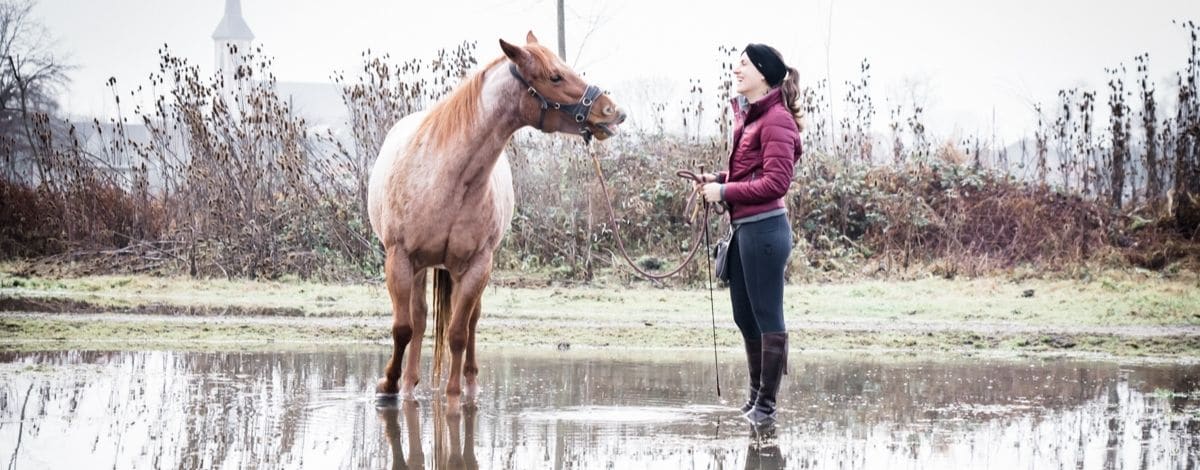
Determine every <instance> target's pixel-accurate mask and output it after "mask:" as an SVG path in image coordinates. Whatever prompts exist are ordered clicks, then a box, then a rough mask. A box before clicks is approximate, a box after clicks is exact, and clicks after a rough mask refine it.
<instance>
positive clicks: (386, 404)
mask: <svg viewBox="0 0 1200 470" xmlns="http://www.w3.org/2000/svg"><path fill="white" fill-rule="evenodd" d="M399 405H400V400H399V399H398V397H397V396H396V395H388V394H386V393H376V394H375V408H377V409H381V410H389V409H392V410H394V409H398V407H399Z"/></svg>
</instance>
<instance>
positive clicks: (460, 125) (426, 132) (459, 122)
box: [411, 56, 505, 148]
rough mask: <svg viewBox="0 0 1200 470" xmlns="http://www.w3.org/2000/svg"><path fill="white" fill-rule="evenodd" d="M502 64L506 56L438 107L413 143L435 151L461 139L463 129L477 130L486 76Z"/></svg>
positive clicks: (489, 66) (490, 64)
mask: <svg viewBox="0 0 1200 470" xmlns="http://www.w3.org/2000/svg"><path fill="white" fill-rule="evenodd" d="M502 60H505V57H504V56H500V57H498V58H496V59H495V60H492V61H491V62H489V63H488V64H487V65H486V66H484V67H483V68H482V69H481V70H479V71H477V72H475V73H473V74H471V76H469V77H467V78H466V79H465V80H463V82H462V83H460V84H459V85H458V87H457V88H455V89H454V91H452V92H450V94H449V95H448V96H446V98H444V99H442V100H441V101H440V102H438V103H437V104H436V105H434V106H433V109H431V110H430V111H429V115H427V116H425V119H424V120H422V121H421V125H420V126H419V127H417V132H416V134H415V135H414V138H413V139H412V141H411V142H412V143H414V144H415V143H417V142H425V143H426V144H427V145H429V146H430V147H432V148H442V147H445V145H446V143H447V142H448V141H449V140H450V139H451V138H453V137H454V136H455V135H460V134H461V132H462V130H463V129H467V128H469V127H471V126H474V125H475V121H476V120H477V119H479V113H480V110H479V106H480V104H481V103H480V98H481V97H482V95H483V79H484V76H486V75H487V71H488V70H491V69H492V67H495V66H496V64H497V63H499V62H500V61H502Z"/></svg>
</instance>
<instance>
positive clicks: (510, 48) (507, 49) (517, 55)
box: [500, 39, 529, 64]
mask: <svg viewBox="0 0 1200 470" xmlns="http://www.w3.org/2000/svg"><path fill="white" fill-rule="evenodd" d="M500 48H501V49H504V55H506V56H508V58H509V60H512V61H513V62H515V63H517V64H523V63H525V61H526V60H527V59H528V58H529V53H528V52H525V48H523V47H521V46H514V45H512V44H509V43H508V41H505V40H503V39H501V40H500Z"/></svg>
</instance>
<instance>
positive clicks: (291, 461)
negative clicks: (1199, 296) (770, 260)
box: [0, 347, 1200, 470]
mask: <svg viewBox="0 0 1200 470" xmlns="http://www.w3.org/2000/svg"><path fill="white" fill-rule="evenodd" d="M385 354H386V351H385V349H384V348H382V347H380V348H379V349H378V351H376V350H374V349H367V350H363V349H359V350H349V351H347V350H331V351H328V352H303V353H299V352H296V353H266V354H264V353H176V352H111V353H105V352H45V353H19V354H18V353H8V354H4V355H0V459H3V461H2V462H0V464H3V465H4V466H5V468H8V469H40V468H120V469H130V468H322V469H324V468H620V469H623V468H701V469H710V468H711V469H717V468H781V467H787V468H818V469H820V468H891V469H897V468H922V469H925V468H947V469H961V468H1000V469H1005V470H1009V469H1024V468H1195V467H1197V466H1200V366H1190V365H1175V364H1164V365H1128V366H1127V365H1118V364H1112V363H1103V362H1083V361H1074V360H1041V359H1024V360H1022V359H1014V360H991V359H975V358H961V359H953V360H937V359H933V358H921V357H901V358H894V357H893V358H888V357H882V356H854V355H849V354H836V355H834V354H807V353H802V352H801V353H795V354H794V355H793V358H792V365H791V375H789V376H788V377H786V378H785V382H784V390H783V392H782V395H783V396H782V398H781V400H782V403H783V407H784V410H783V411H782V412H781V414H780V418H781V421H782V422H781V424H780V425H779V426H778V427H777V428H776V429H775V430H774V432H773V435H768V436H763V435H758V434H755V433H754V432H752V431H751V430H750V428H748V427H747V425H745V424H744V423H743V422H742V421H741V419H740V418H739V417H738V414H737V411H736V410H734V409H733V407H734V406H737V405H738V404H740V403H739V402H738V401H737V400H739V399H740V398H741V397H742V393H743V391H742V387H741V382H742V379H743V372H742V366H741V363H740V361H741V358H740V357H739V356H738V355H735V354H734V353H732V352H730V353H723V354H722V356H721V360H722V363H721V371H720V374H721V379H722V385H723V387H724V395H725V401H722V400H721V399H718V398H717V397H716V394H715V390H714V382H715V372H714V369H713V363H712V356H711V352H710V353H708V354H707V355H706V354H703V353H694V354H693V353H682V352H678V351H663V352H649V353H641V354H640V355H622V356H620V357H619V358H611V357H609V356H608V355H607V353H606V352H604V351H597V350H578V351H575V350H573V351H568V352H561V353H560V352H556V351H555V352H550V351H528V350H510V351H501V352H497V351H495V350H489V349H484V350H482V351H481V357H482V360H481V367H482V371H481V376H480V383H481V391H480V396H479V397H478V399H477V401H476V406H474V407H468V408H467V409H465V410H464V411H463V413H462V414H461V415H447V414H446V413H444V411H443V409H442V407H441V406H440V404H439V403H438V402H437V401H436V398H435V397H436V394H435V393H433V392H431V391H430V390H429V389H428V388H426V387H425V386H424V385H425V384H423V385H422V386H421V387H420V388H419V392H420V399H419V400H418V401H416V402H411V403H401V404H398V405H391V406H377V405H378V404H377V403H376V402H375V400H374V396H373V393H372V392H373V387H374V384H375V381H376V380H377V378H378V375H379V373H380V371H381V370H382V366H383V364H384V362H385V361H386V360H387V358H386V356H385ZM426 357H428V355H427V356H426ZM426 377H427V376H426Z"/></svg>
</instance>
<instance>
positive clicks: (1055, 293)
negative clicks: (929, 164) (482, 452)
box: [0, 264, 1200, 358]
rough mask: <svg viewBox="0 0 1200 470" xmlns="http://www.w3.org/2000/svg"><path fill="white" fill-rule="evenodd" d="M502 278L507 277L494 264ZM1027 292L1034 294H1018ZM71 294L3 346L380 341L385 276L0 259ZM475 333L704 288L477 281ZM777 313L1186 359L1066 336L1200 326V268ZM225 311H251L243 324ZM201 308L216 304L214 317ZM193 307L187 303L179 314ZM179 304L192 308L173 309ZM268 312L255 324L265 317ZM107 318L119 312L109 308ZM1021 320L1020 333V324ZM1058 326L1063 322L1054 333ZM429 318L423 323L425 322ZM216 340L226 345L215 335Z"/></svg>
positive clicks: (525, 330)
mask: <svg viewBox="0 0 1200 470" xmlns="http://www.w3.org/2000/svg"><path fill="white" fill-rule="evenodd" d="M505 275H506V276H515V275H514V274H513V273H505ZM1027 291H1032V295H1031V296H1026V295H1025V294H1026V292H1027ZM715 294H716V302H715V306H716V308H715V309H716V312H715V314H716V319H717V343H718V345H719V346H721V347H724V348H732V349H736V348H737V347H738V345H739V344H740V340H739V337H738V334H737V332H736V328H735V327H734V325H733V322H732V318H731V317H732V314H731V313H730V307H729V298H728V295H729V294H728V290H724V289H720V290H717V291H716V293H715ZM6 297H7V298H10V299H13V298H16V299H33V300H37V301H47V302H50V303H54V302H68V301H69V302H72V304H70V305H68V307H69V309H68V312H66V313H77V312H81V311H105V312H137V313H155V314H157V315H149V316H139V315H127V316H118V317H111V316H109V317H104V318H108V319H107V320H104V321H98V320H97V319H96V317H93V316H90V315H54V314H47V315H35V316H23V315H15V314H12V313H7V314H6V313H3V312H0V334H2V338H0V348H2V349H31V348H32V349H39V348H51V349H60V348H70V347H85V346H84V345H87V344H107V345H108V346H106V347H113V345H114V344H116V345H119V347H126V346H120V345H131V346H128V347H139V348H140V347H165V348H185V349H187V348H207V347H210V346H208V345H212V344H218V345H220V344H226V343H238V344H241V345H246V344H262V345H270V346H271V347H287V348H293V347H305V345H309V344H330V343H348V344H349V343H380V344H384V343H386V342H387V341H388V336H387V335H388V334H389V329H388V326H387V325H388V324H389V322H390V319H389V316H390V313H391V312H390V301H389V300H388V298H387V293H386V289H384V287H383V285H382V282H374V283H368V284H360V285H336V284H318V283H311V282H302V281H297V280H291V281H278V282H274V281H246V280H241V281H229V280H224V279H215V280H214V279H190V278H183V277H176V278H162V277H150V276H91V277H82V278H41V277H25V276H19V275H16V274H14V273H13V270H12V269H11V268H10V267H9V266H8V265H4V264H0V298H6ZM483 302H484V305H483V308H484V319H483V320H482V321H481V323H480V327H479V341H480V342H481V343H488V344H505V345H535V346H536V345H551V346H553V345H557V344H558V343H568V344H571V345H573V346H587V347H608V348H685V349H686V348H706V347H711V345H712V341H713V333H712V319H711V318H712V317H711V313H710V311H709V309H710V304H709V297H708V291H707V290H695V289H692V290H680V289H661V288H655V287H652V286H648V285H644V284H642V285H634V286H618V287H613V286H603V285H596V286H584V287H564V286H549V287H539V288H532V287H501V286H493V287H489V288H488V289H487V290H486V291H485V294H484V300H483ZM785 306H786V308H785V311H786V312H787V313H786V314H787V320H788V324H789V326H790V329H791V331H792V334H793V336H794V337H795V338H796V340H795V342H794V343H793V344H794V345H795V346H794V347H797V348H803V349H816V350H875V351H888V350H906V351H953V352H960V353H973V352H978V351H1003V352H1015V353H1026V352H1028V353H1039V354H1040V353H1063V352H1066V353H1072V354H1074V353H1101V354H1108V355H1116V356H1125V357H1132V356H1156V357H1172V358H1195V357H1198V356H1200V338H1197V337H1196V335H1191V336H1189V335H1188V334H1182V333H1181V334H1175V333H1169V334H1166V335H1159V336H1153V337H1143V336H1136V335H1133V336H1128V337H1123V336H1120V335H1119V334H1110V333H1106V332H1104V331H1101V332H1099V333H1089V332H1079V331H1075V332H1071V331H1069V329H1070V327H1074V326H1089V327H1135V328H1136V327H1151V328H1158V327H1189V326H1195V325H1200V278H1198V277H1197V276H1196V275H1195V274H1186V275H1179V276H1175V277H1163V276H1159V275H1156V274H1153V273H1148V272H1109V273H1104V274H1102V275H1096V276H1093V277H1090V278H1088V279H1084V280H1071V279H1021V280H1012V279H1006V278H1000V277H996V278H980V279H972V280H946V279H942V278H934V277H930V278H924V279H917V280H904V281H881V280H864V281H856V282H844V283H829V284H804V285H790V286H788V288H787V290H786V296H785ZM227 309H233V310H236V312H233V313H252V314H256V318H258V319H257V320H255V321H251V320H249V319H248V318H247V317H241V316H237V315H234V316H229V315H228V313H231V312H229V311H227ZM197 310H198V311H199V312H201V313H224V314H225V315H221V316H220V317H219V318H217V317H208V316H205V315H200V316H196V315H195V313H196V311H197ZM189 311H190V312H189ZM183 312H189V313H190V315H184V314H182V313H183ZM262 316H265V317H266V318H267V320H266V321H263V320H262V319H261V318H259V317H262ZM114 318H115V319H114ZM1031 328H1032V330H1031ZM1064 328H1065V329H1067V331H1066V332H1065V333H1064V331H1063V329H1064ZM430 329H431V330H432V328H430ZM220 347H223V346H220Z"/></svg>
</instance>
